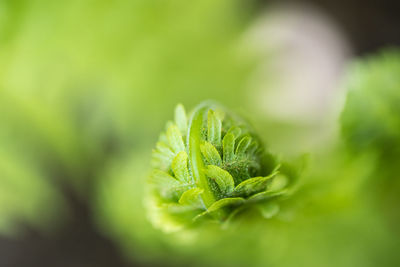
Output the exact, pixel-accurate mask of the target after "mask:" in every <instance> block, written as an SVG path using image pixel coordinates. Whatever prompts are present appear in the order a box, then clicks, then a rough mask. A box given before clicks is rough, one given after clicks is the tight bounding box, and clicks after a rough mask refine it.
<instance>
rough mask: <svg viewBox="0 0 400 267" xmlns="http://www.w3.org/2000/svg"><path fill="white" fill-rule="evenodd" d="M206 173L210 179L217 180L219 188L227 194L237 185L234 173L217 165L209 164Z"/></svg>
mask: <svg viewBox="0 0 400 267" xmlns="http://www.w3.org/2000/svg"><path fill="white" fill-rule="evenodd" d="M205 174H206V175H207V177H209V178H210V179H213V180H215V182H216V183H217V184H218V187H219V189H220V190H221V192H222V193H223V194H225V195H227V194H230V193H231V192H232V190H233V188H234V186H235V182H234V181H233V178H232V175H230V173H229V172H227V171H225V170H224V169H221V168H220V167H218V166H215V165H208V166H207V168H206V170H205Z"/></svg>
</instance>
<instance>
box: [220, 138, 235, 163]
mask: <svg viewBox="0 0 400 267" xmlns="http://www.w3.org/2000/svg"><path fill="white" fill-rule="evenodd" d="M222 146H223V153H224V155H223V158H224V162H229V161H232V160H233V159H234V157H235V155H234V153H233V151H234V149H235V136H234V135H233V134H231V133H228V134H226V135H225V136H224V139H223V140H222Z"/></svg>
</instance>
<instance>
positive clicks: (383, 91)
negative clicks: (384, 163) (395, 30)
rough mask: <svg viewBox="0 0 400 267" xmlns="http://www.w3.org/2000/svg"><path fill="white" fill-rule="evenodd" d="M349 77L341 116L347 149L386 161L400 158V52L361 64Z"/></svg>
mask: <svg viewBox="0 0 400 267" xmlns="http://www.w3.org/2000/svg"><path fill="white" fill-rule="evenodd" d="M348 77H349V78H348V82H347V84H346V86H347V89H348V90H349V92H348V95H347V101H346V105H345V107H344V110H343V113H342V116H341V124H342V132H343V136H344V138H345V139H346V141H347V143H348V145H349V146H351V147H352V148H353V149H354V150H356V151H366V150H371V151H374V152H376V153H379V154H380V155H382V156H387V157H389V156H394V155H400V145H399V144H400V116H399V114H400V104H399V103H400V51H398V50H387V51H384V52H382V53H381V54H379V55H374V56H372V57H370V58H366V59H364V60H360V61H359V62H357V63H355V64H354V65H353V68H352V69H351V71H350V72H349V73H348Z"/></svg>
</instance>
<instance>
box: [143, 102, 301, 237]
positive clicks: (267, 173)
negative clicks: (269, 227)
mask: <svg viewBox="0 0 400 267" xmlns="http://www.w3.org/2000/svg"><path fill="white" fill-rule="evenodd" d="M186 118H187V116H186V114H185V111H184V108H183V107H182V105H178V106H177V107H176V110H175V121H174V122H169V123H167V125H168V126H167V130H166V134H164V133H162V134H161V136H160V139H159V141H158V143H157V145H156V149H155V150H154V151H153V168H154V171H153V174H152V175H151V177H150V179H149V182H150V185H151V189H150V194H149V196H148V199H150V200H148V205H149V206H151V207H149V210H150V211H151V213H152V214H151V215H152V216H150V217H151V218H152V222H153V223H154V224H155V225H156V226H157V227H159V228H162V229H164V230H167V229H168V230H171V227H170V225H171V224H172V225H175V226H177V227H173V229H174V230H178V229H180V228H182V227H189V226H191V225H192V224H193V222H194V221H197V219H199V218H202V219H204V220H216V221H218V222H221V223H222V222H224V221H226V220H227V219H228V218H229V219H230V220H232V218H233V217H234V216H237V215H238V214H239V212H238V211H239V210H240V211H241V212H240V214H241V215H242V213H243V214H244V213H245V212H242V210H243V211H244V210H245V208H244V207H246V209H247V208H248V209H250V208H251V206H257V205H258V206H259V207H261V208H260V211H261V214H262V215H263V217H265V218H270V217H272V216H273V215H275V214H276V213H277V212H278V210H279V205H278V202H279V201H278V199H279V198H281V197H284V196H287V195H288V194H289V190H288V188H289V187H290V185H291V183H286V184H284V185H283V186H281V187H276V186H275V187H272V184H273V181H274V180H275V178H276V177H277V174H278V173H279V174H280V176H281V177H282V176H283V177H286V179H288V180H294V178H295V176H296V174H295V172H294V173H290V174H289V172H284V171H283V172H282V171H281V170H280V166H281V164H280V163H279V162H278V160H277V159H276V157H275V156H273V155H272V154H270V153H269V152H267V151H266V150H265V148H264V146H263V144H262V142H261V141H260V140H259V138H258V137H257V136H256V135H255V134H254V133H253V132H252V130H251V127H250V126H249V125H248V124H247V123H246V122H244V121H243V120H241V119H240V118H238V117H236V116H235V115H233V114H231V113H230V112H229V111H227V110H225V109H224V108H222V107H220V106H218V105H216V104H213V103H211V102H204V103H202V104H200V105H199V106H198V107H197V108H195V109H194V111H193V112H192V115H191V116H190V118H189V119H188V120H187V121H186ZM185 125H188V128H187V129H183V126H185ZM185 139H186V142H184V141H183V140H185ZM265 204H268V205H265ZM171 207H174V208H173V209H171ZM154 213H164V214H165V215H164V216H160V215H159V214H154ZM160 218H167V219H164V220H160ZM183 218H184V219H183ZM177 221H179V222H177Z"/></svg>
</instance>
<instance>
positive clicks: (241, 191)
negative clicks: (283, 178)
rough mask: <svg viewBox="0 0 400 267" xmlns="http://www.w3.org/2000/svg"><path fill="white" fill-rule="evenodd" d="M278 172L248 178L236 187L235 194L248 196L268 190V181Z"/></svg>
mask: <svg viewBox="0 0 400 267" xmlns="http://www.w3.org/2000/svg"><path fill="white" fill-rule="evenodd" d="M276 174H277V172H275V173H272V174H271V175H269V176H266V177H254V178H250V179H247V180H245V181H243V182H241V183H240V184H239V185H237V186H236V187H235V190H234V194H235V195H245V196H248V195H252V194H255V193H258V192H260V191H263V190H266V186H267V183H268V182H269V181H270V180H271V179H272V178H273V177H274V176H275V175H276Z"/></svg>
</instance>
